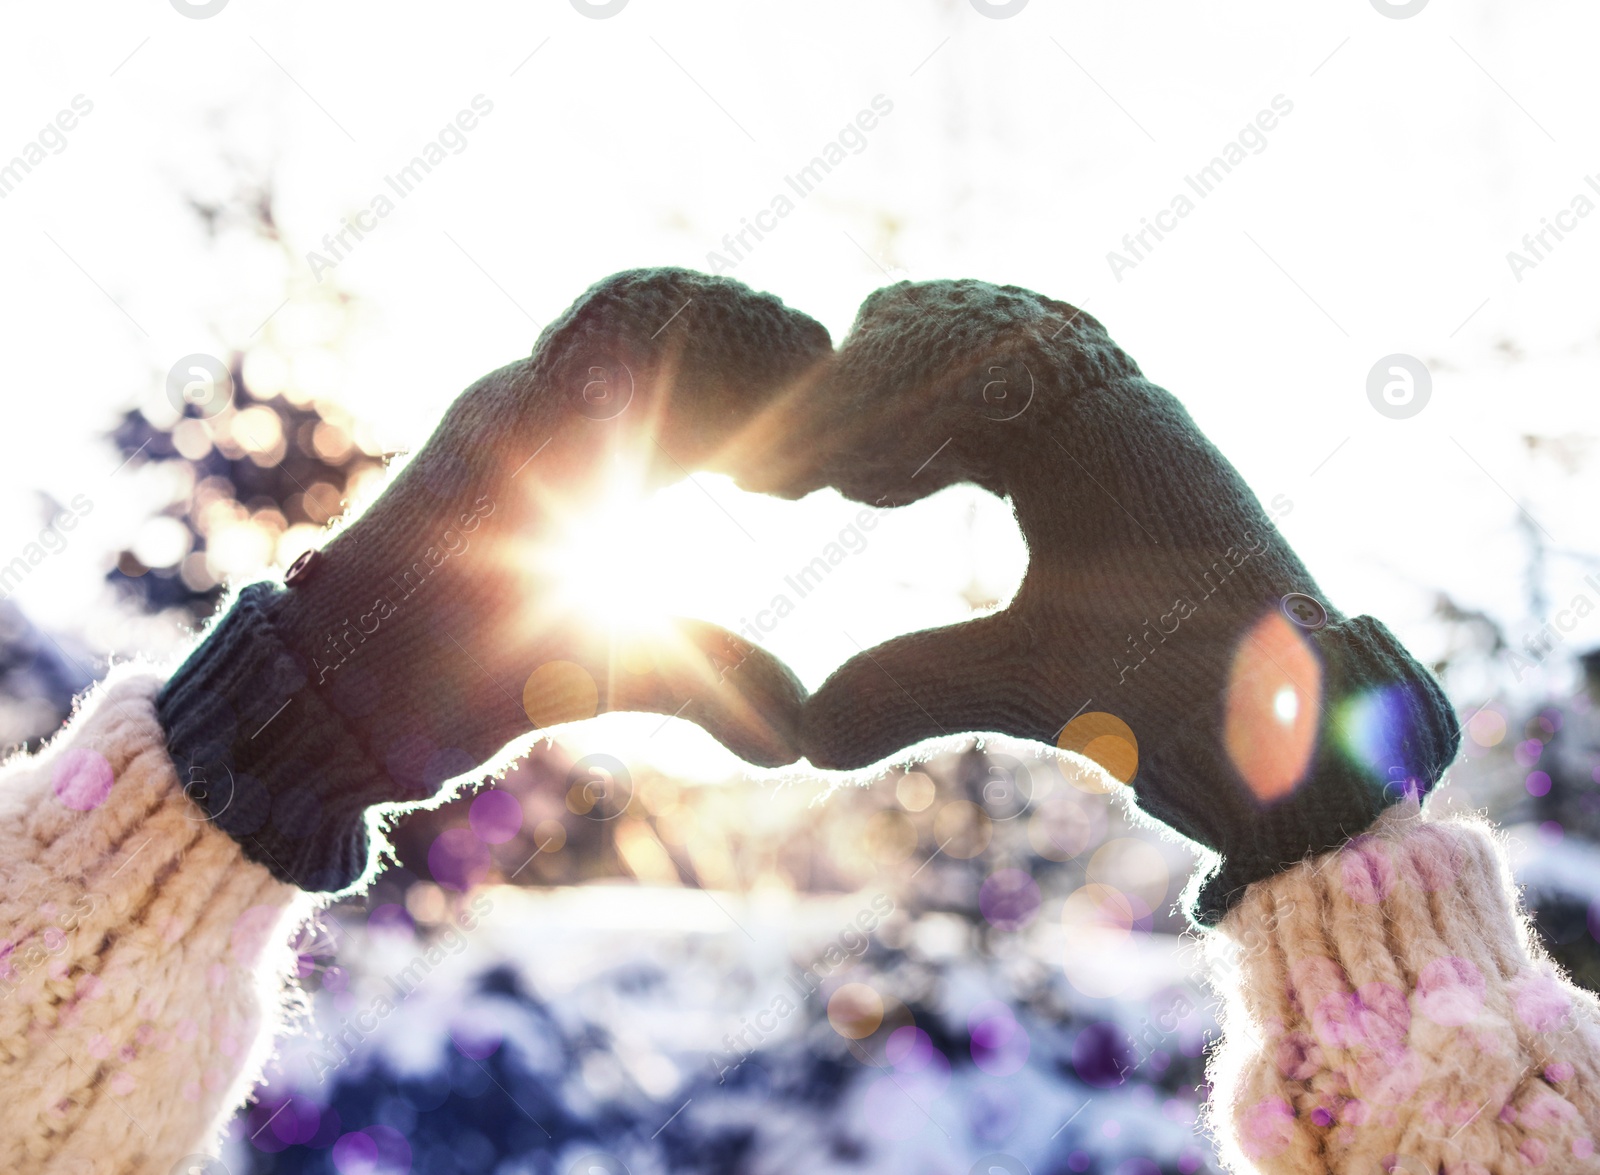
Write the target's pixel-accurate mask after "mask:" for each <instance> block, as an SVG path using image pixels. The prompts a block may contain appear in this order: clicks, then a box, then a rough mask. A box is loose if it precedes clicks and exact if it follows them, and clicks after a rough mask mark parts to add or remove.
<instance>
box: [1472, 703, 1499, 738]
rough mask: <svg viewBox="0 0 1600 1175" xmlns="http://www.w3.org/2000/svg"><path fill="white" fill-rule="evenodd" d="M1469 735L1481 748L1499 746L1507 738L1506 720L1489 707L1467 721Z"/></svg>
mask: <svg viewBox="0 0 1600 1175" xmlns="http://www.w3.org/2000/svg"><path fill="white" fill-rule="evenodd" d="M1467 735H1468V736H1469V737H1470V738H1471V739H1472V741H1473V742H1475V743H1477V744H1478V745H1479V746H1480V747H1494V746H1499V745H1500V742H1501V740H1503V739H1504V738H1505V737H1506V718H1505V715H1504V714H1501V713H1500V712H1499V711H1497V710H1491V709H1489V708H1488V707H1487V706H1486V707H1484V708H1483V709H1481V710H1479V711H1478V712H1477V713H1476V714H1474V715H1473V716H1472V717H1471V718H1469V719H1467Z"/></svg>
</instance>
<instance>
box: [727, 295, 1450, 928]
mask: <svg viewBox="0 0 1600 1175" xmlns="http://www.w3.org/2000/svg"><path fill="white" fill-rule="evenodd" d="M806 411H807V413H808V416H809V419H810V421H811V428H812V429H813V432H812V434H811V435H810V436H809V438H808V439H807V442H806V443H805V444H804V445H801V446H796V448H799V449H800V450H801V451H803V452H805V453H807V454H809V455H810V456H809V457H808V458H807V460H808V461H809V465H806V464H803V463H802V464H797V463H796V462H795V461H791V462H790V463H789V464H786V465H779V464H775V463H769V464H767V465H766V466H765V467H764V468H763V469H760V470H752V471H748V472H747V473H746V475H745V476H744V478H743V480H744V481H745V483H746V484H750V485H754V486H758V487H760V488H769V489H778V490H780V491H783V492H788V493H798V492H803V491H804V490H806V489H808V488H811V487H813V486H815V485H818V484H822V483H829V484H832V485H834V486H836V487H838V488H839V489H840V490H841V491H842V492H843V493H844V494H846V495H847V496H849V497H852V498H855V499H857V500H860V501H866V502H875V503H878V504H880V505H898V504H901V503H904V502H908V501H911V500H914V499H916V498H920V497H923V496H925V495H927V494H929V493H931V492H933V491H934V490H937V489H939V488H941V487H943V486H946V485H950V484H952V483H955V482H961V481H971V482H976V483H978V484H979V485H982V486H984V487H986V488H988V489H989V490H991V491H992V492H994V493H996V494H1001V495H1008V496H1009V497H1010V499H1011V503H1012V507H1013V509H1014V510H1015V511H1016V516H1017V521H1018V523H1019V525H1020V526H1021V528H1022V532H1023V534H1024V536H1025V537H1026V539H1027V542H1028V547H1029V566H1028V571H1027V576H1026V578H1025V579H1024V580H1023V583H1022V586H1021V588H1020V589H1019V591H1018V592H1017V595H1016V598H1015V599H1014V600H1013V601H1012V603H1011V605H1010V606H1009V607H1007V608H1006V609H1005V610H1004V611H1002V612H1000V613H997V614H995V615H991V616H987V617H983V618H981V619H978V620H975V621H972V622H970V623H966V624H961V625H958V626H955V627H952V628H945V629H938V630H933V631H928V632H919V633H913V634H911V635H908V636H903V637H899V638H897V639H895V640H891V641H888V642H887V643H885V644H883V645H881V646H879V647H878V648H875V649H872V650H869V651H868V652H866V653H863V654H861V655H859V656H857V657H855V658H853V659H852V660H851V661H849V662H847V663H846V664H845V665H844V666H842V667H841V668H840V669H839V670H838V671H837V672H836V673H834V674H833V676H832V677H830V678H829V679H828V681H827V682H826V683H825V684H824V685H823V686H822V688H821V689H820V690H818V691H817V693H816V694H815V695H814V696H813V697H812V698H811V700H810V702H809V703H808V704H807V708H806V711H805V716H804V726H803V734H802V748H803V749H804V751H805V753H806V755H807V756H808V757H809V758H810V760H811V761H812V762H813V763H816V764H818V765H819V766H824V767H841V768H853V767H859V766H862V765H865V764H868V763H872V762H875V761H877V760H880V759H882V758H884V757H886V756H889V755H892V754H894V753H896V752H897V751H900V750H901V749H902V748H904V747H906V746H908V745H909V744H911V743H913V742H915V741H917V740H919V739H923V738H927V737H930V736H936V735H940V734H950V733H955V732H958V731H995V732H998V733H1002V734H1008V735H1014V736H1021V737H1024V738H1030V739H1037V740H1039V741H1042V742H1049V743H1053V744H1056V745H1058V746H1060V747H1061V748H1062V749H1064V750H1068V751H1073V752H1077V753H1081V754H1084V755H1086V756H1087V757H1089V758H1090V759H1093V760H1096V761H1097V762H1099V763H1100V764H1101V765H1102V766H1103V767H1105V768H1106V769H1107V770H1108V771H1109V772H1110V773H1111V774H1112V775H1113V776H1115V777H1117V778H1119V779H1121V780H1122V781H1124V782H1127V783H1131V784H1132V786H1133V790H1134V792H1135V794H1136V796H1137V799H1138V803H1139V805H1140V806H1141V807H1142V808H1143V809H1144V810H1145V811H1146V812H1148V813H1149V814H1150V815H1152V816H1154V817H1156V818H1157V819H1159V820H1161V821H1163V822H1164V823H1166V824H1168V825H1170V826H1171V827H1172V828H1174V829H1176V830H1178V831H1179V832H1181V833H1183V834H1184V835H1185V836H1187V837H1189V838H1190V839H1192V840H1194V841H1196V842H1198V843H1199V844H1201V845H1204V846H1206V847H1208V848H1210V849H1212V850H1214V851H1215V852H1216V853H1218V854H1220V855H1221V858H1222V862H1221V865H1220V868H1219V869H1218V870H1217V871H1216V872H1215V873H1214V874H1213V875H1212V876H1211V877H1210V878H1209V879H1208V880H1206V882H1205V884H1204V885H1203V886H1198V885H1197V887H1196V889H1195V891H1194V892H1193V893H1192V894H1191V900H1192V902H1193V905H1194V913H1195V915H1196V917H1197V918H1198V919H1199V920H1200V921H1201V922H1202V923H1207V924H1210V923H1214V922H1215V921H1216V920H1217V919H1218V918H1219V917H1221V915H1222V914H1223V913H1224V912H1225V911H1226V910H1227V908H1228V906H1229V905H1230V903H1232V902H1233V901H1234V900H1236V899H1237V897H1238V896H1239V895H1240V894H1241V893H1242V891H1243V890H1244V887H1245V886H1246V885H1248V884H1249V883H1250V882H1252V881H1255V880H1257V879H1258V878H1262V877H1265V876H1268V875H1270V874H1272V873H1273V872H1275V871H1276V870H1278V869H1281V868H1282V867H1284V866H1285V865H1286V864H1288V863H1291V862H1294V861H1298V860H1300V859H1301V858H1302V857H1304V856H1305V855H1306V854H1307V853H1308V852H1315V851H1320V850H1324V849H1329V848H1333V847H1335V846H1337V845H1339V844H1340V843H1342V842H1343V841H1344V840H1345V839H1346V838H1348V837H1350V836H1352V835H1354V834H1356V833H1358V832H1360V831H1362V830H1363V829H1364V828H1366V827H1367V826H1368V825H1369V824H1371V823H1372V821H1373V819H1374V818H1375V817H1376V816H1377V815H1378V814H1379V813H1380V812H1381V811H1383V810H1384V808H1385V807H1387V806H1388V805H1390V804H1392V803H1394V802H1395V801H1396V800H1397V799H1399V798H1401V797H1403V796H1406V795H1413V796H1415V795H1419V794H1422V793H1426V792H1427V791H1428V789H1429V788H1430V787H1431V786H1432V785H1433V784H1434V782H1435V781H1436V780H1437V779H1438V778H1439V776H1440V775H1441V773H1442V772H1443V771H1444V769H1445V767H1446V765H1447V764H1448V763H1449V762H1450V760H1451V758H1452V757H1453V755H1454V753H1455V750H1456V746H1457V744H1458V742H1459V732H1458V729H1457V725H1456V720H1455V718H1454V716H1453V714H1452V712H1451V709H1450V706H1449V705H1448V703H1447V702H1446V700H1445V698H1444V696H1443V694H1442V693H1441V692H1440V690H1439V687H1438V685H1437V684H1436V683H1435V682H1434V680H1433V678H1432V677H1430V676H1429V675H1428V673H1427V672H1426V671H1425V670H1423V669H1422V667H1421V666H1419V665H1418V664H1417V663H1416V662H1415V661H1413V660H1412V659H1411V657H1410V656H1409V655H1408V654H1407V653H1406V651H1405V649H1404V648H1402V647H1401V645H1400V644H1399V642H1398V641H1396V640H1395V638H1394V636H1393V635H1391V634H1390V632H1389V630H1388V629H1386V628H1385V627H1384V626H1383V625H1382V624H1380V623H1378V621H1376V620H1373V619H1371V618H1370V617H1365V616H1361V617H1355V618H1351V619H1347V618H1346V617H1344V616H1343V615H1341V614H1340V613H1339V612H1338V611H1337V610H1336V609H1334V608H1333V606H1332V605H1331V604H1329V603H1328V602H1327V600H1326V599H1325V598H1324V597H1323V595H1322V593H1321V592H1320V591H1319V589H1318V588H1317V585H1316V583H1315V581H1314V580H1313V579H1312V578H1311V576H1310V574H1309V573H1308V572H1307V571H1306V569H1305V568H1304V567H1303V566H1302V565H1301V563H1300V560H1299V559H1298V558H1296V557H1295V554H1294V552H1293V551H1291V550H1290V549H1289V547H1288V545H1287V544H1286V543H1285V542H1284V541H1283V539H1282V538H1281V537H1280V536H1279V534H1278V533H1277V531H1276V530H1275V529H1274V528H1273V525H1272V523H1271V522H1270V521H1269V520H1268V518H1267V516H1266V515H1265V513H1264V512H1263V511H1262V509H1261V506H1260V504H1259V503H1258V502H1257V501H1256V499H1255V497H1254V496H1253V495H1252V494H1251V492H1250V490H1249V489H1248V487H1247V486H1246V485H1245V484H1244V481H1243V480H1242V479H1241V478H1240V477H1239V475H1238V473H1237V472H1235V470H1234V469H1233V467H1232V466H1231V465H1229V464H1228V462H1227V461H1226V460H1225V459H1224V458H1223V457H1222V455H1221V454H1220V453H1219V452H1218V451H1217V450H1216V449H1215V448H1214V447H1213V446H1212V445H1211V443H1210V442H1209V441H1208V440H1207V439H1206V438H1205V437H1204V436H1203V435H1202V434H1201V433H1200V430H1199V429H1198V428H1196V427H1195V425H1194V422H1193V421H1192V420H1191V419H1190V418H1189V415H1188V413H1187V412H1185V411H1184V409H1183V407H1182V405H1180V404H1179V403H1178V401H1177V400H1175V399H1174V398H1173V397H1172V396H1171V395H1169V394H1168V393H1167V392H1165V391H1163V390H1162V389H1161V388H1159V387H1156V386H1155V385H1154V384H1152V383H1151V382H1150V381H1149V380H1147V379H1145V378H1144V376H1143V375H1142V374H1141V373H1140V371H1139V368H1138V367H1137V366H1136V365H1135V364H1134V362H1133V360H1132V359H1130V358H1129V357H1128V356H1127V355H1126V354H1124V353H1123V352H1122V351H1121V350H1120V349H1119V348H1118V347H1117V346H1116V344H1114V343H1113V342H1112V341H1111V339H1110V337H1109V336H1108V335H1107V334H1106V332H1105V330H1104V328H1103V327H1102V326H1101V325H1100V324H1099V323H1098V322H1096V321H1095V320H1094V319H1093V318H1090V317H1089V316H1087V315H1085V314H1083V313H1082V312H1081V311H1078V310H1075V309H1074V308H1073V307H1071V306H1068V305H1066V304H1065V303H1062V302H1056V301H1053V300H1051V299H1048V298H1044V297H1042V296H1040V295H1038V294H1035V293H1032V292H1030V291H1027V290H1022V289H1018V288H1016V287H1011V286H1005V287H1000V286H993V285H989V284H987V283H984V282H976V281H940V282H926V283H918V284H911V283H901V284H899V285H896V286H891V287H888V288H886V289H882V290H879V291H878V292H877V293H875V294H873V295H872V296H871V297H869V298H868V299H867V301H866V303H865V304H864V305H863V306H862V308H861V311H860V313H859V315H858V317H857V319H856V323H855V325H854V327H853V328H852V331H851V334H850V336H849V338H848V339H847V340H846V341H845V343H844V345H843V346H842V347H841V349H840V352H839V354H838V358H837V363H836V365H835V367H834V369H833V370H832V372H831V374H830V376H829V378H828V380H827V381H826V382H825V384H824V385H823V386H821V387H819V388H818V389H817V390H816V393H815V395H813V396H812V397H811V398H810V399H809V401H808V403H807V406H806ZM797 423H798V424H801V425H802V426H803V425H804V422H803V421H802V422H797Z"/></svg>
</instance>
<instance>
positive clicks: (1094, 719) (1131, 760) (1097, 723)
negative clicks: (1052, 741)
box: [1056, 710, 1139, 783]
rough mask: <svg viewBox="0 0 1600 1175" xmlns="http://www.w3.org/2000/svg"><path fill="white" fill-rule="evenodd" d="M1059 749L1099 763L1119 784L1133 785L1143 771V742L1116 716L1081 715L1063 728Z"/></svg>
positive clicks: (1057, 740)
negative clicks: (1140, 770)
mask: <svg viewBox="0 0 1600 1175" xmlns="http://www.w3.org/2000/svg"><path fill="white" fill-rule="evenodd" d="M1056 746H1058V747H1060V748H1061V749H1062V750H1063V751H1071V752H1072V753H1073V754H1075V755H1082V756H1083V757H1084V758H1086V759H1089V760H1091V761H1092V762H1094V763H1097V764H1098V765H1099V766H1100V767H1102V768H1104V769H1105V772H1106V774H1108V775H1110V776H1111V778H1113V779H1115V780H1116V781H1117V782H1118V783H1129V782H1131V781H1132V780H1133V777H1134V776H1135V775H1136V774H1137V773H1138V771H1139V740H1138V739H1136V738H1135V737H1134V735H1133V729H1132V728H1131V727H1130V726H1129V725H1128V724H1127V723H1126V722H1124V721H1123V720H1122V719H1120V718H1118V717H1117V716H1116V715H1115V714H1107V713H1105V712H1104V711H1101V710H1093V711H1090V712H1089V713H1087V714H1079V715H1078V716H1077V717H1076V718H1074V719H1072V721H1070V722H1068V723H1067V724H1066V726H1064V727H1062V729H1061V733H1060V734H1059V735H1057V736H1056Z"/></svg>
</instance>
